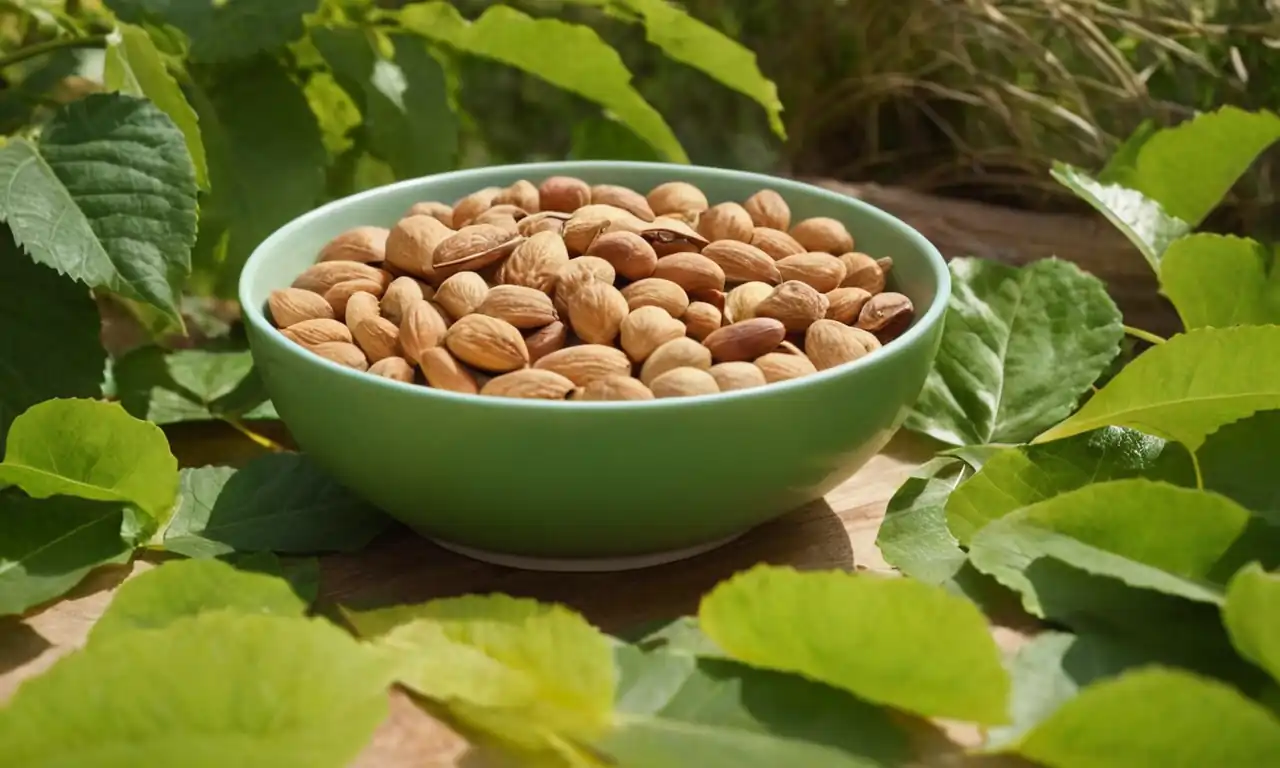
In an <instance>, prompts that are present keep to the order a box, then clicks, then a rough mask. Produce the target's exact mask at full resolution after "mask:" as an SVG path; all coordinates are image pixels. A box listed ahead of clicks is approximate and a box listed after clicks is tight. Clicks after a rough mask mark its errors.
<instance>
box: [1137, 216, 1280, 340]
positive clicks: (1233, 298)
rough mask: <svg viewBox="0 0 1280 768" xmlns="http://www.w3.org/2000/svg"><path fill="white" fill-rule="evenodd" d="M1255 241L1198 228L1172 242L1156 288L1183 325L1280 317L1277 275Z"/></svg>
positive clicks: (1260, 322)
mask: <svg viewBox="0 0 1280 768" xmlns="http://www.w3.org/2000/svg"><path fill="white" fill-rule="evenodd" d="M1269 261H1270V259H1269V258H1268V254H1267V252H1266V250H1265V249H1264V248H1263V247H1262V244H1261V243H1257V242H1255V241H1253V240H1249V239H1247V238H1242V237H1230V236H1225V235H1215V234H1211V233H1208V232H1201V233H1198V234H1194V235H1188V236H1186V237H1184V238H1181V239H1179V240H1175V241H1174V242H1173V243H1172V244H1171V245H1170V246H1169V248H1168V249H1167V250H1166V251H1165V252H1164V260H1163V261H1161V262H1160V292H1161V293H1163V294H1164V295H1165V296H1168V297H1169V300H1170V301H1172V302H1173V306H1174V308H1175V309H1177V310H1178V315H1179V316H1180V317H1181V318H1182V324H1183V325H1184V326H1186V328H1187V329H1188V330H1189V329H1192V328H1204V327H1216V328H1227V327H1230V326H1233V325H1264V324H1267V323H1275V322H1276V321H1280V279H1277V277H1278V276H1280V275H1278V274H1277V273H1276V272H1275V271H1274V270H1273V271H1271V273H1270V274H1268V266H1267V265H1268V262H1269Z"/></svg>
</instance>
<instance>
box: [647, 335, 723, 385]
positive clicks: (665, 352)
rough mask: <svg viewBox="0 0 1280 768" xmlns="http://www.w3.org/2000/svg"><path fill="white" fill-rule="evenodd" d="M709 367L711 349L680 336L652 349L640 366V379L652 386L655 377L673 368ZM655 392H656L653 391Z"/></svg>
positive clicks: (704, 368)
mask: <svg viewBox="0 0 1280 768" xmlns="http://www.w3.org/2000/svg"><path fill="white" fill-rule="evenodd" d="M686 367H687V368H700V369H702V370H704V371H705V370H706V369H708V368H710V367H711V351H710V350H709V349H707V348H706V347H704V346H702V345H701V344H699V343H698V342H696V341H694V340H693V339H690V338H687V337H681V338H678V339H672V340H671V341H668V342H667V343H665V344H663V345H661V346H659V347H658V348H657V349H655V350H653V353H652V354H650V355H649V358H648V359H647V360H645V361H644V365H643V366H641V367H640V381H642V382H644V383H645V384H646V385H647V386H649V387H650V388H652V383H653V380H654V379H655V378H657V377H658V376H661V375H662V374H664V373H666V372H667V371H670V370H671V369H673V368H686ZM655 394H656V392H655Z"/></svg>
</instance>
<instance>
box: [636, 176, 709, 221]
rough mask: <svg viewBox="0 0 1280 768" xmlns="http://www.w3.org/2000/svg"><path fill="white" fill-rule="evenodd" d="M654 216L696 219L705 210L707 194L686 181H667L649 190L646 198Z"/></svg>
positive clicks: (685, 219) (687, 219)
mask: <svg viewBox="0 0 1280 768" xmlns="http://www.w3.org/2000/svg"><path fill="white" fill-rule="evenodd" d="M645 199H647V200H648V201H649V208H650V209H651V210H652V211H653V212H654V214H655V215H656V216H675V217H677V218H680V219H683V220H684V221H696V220H697V218H698V215H699V214H701V213H702V212H703V211H705V210H707V205H708V203H707V196H706V195H704V194H702V190H700V189H698V188H697V187H695V186H694V185H692V184H690V183H689V182H687V181H668V182H666V183H663V184H659V185H658V186H656V187H654V188H653V189H651V190H649V194H648V195H647V196H646V198H645Z"/></svg>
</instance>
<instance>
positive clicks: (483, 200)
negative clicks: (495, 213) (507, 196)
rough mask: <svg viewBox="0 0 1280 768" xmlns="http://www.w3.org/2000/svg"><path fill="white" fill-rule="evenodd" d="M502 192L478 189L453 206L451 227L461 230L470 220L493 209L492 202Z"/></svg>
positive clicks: (496, 188) (497, 189)
mask: <svg viewBox="0 0 1280 768" xmlns="http://www.w3.org/2000/svg"><path fill="white" fill-rule="evenodd" d="M500 192H502V190H501V189H499V188H498V187H485V188H484V189H478V190H476V191H475V192H472V193H471V194H469V195H466V196H465V197H463V198H462V199H461V200H458V201H457V202H456V203H454V204H453V226H455V227H457V228H459V229H461V228H462V227H465V226H467V225H468V224H470V223H471V220H472V219H474V218H475V217H477V216H479V215H480V214H482V213H484V212H485V211H487V210H489V209H490V208H491V207H493V201H494V200H495V199H496V198H497V197H498V194H499V193H500Z"/></svg>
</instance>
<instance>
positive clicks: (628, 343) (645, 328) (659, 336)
mask: <svg viewBox="0 0 1280 768" xmlns="http://www.w3.org/2000/svg"><path fill="white" fill-rule="evenodd" d="M704 306H705V305H704ZM684 335H685V326H684V323H682V322H680V321H679V320H676V319H675V318H673V317H672V316H671V315H669V314H667V311H666V310H665V309H662V308H661V307H640V308H639V309H636V310H632V311H631V314H629V315H627V317H626V318H625V319H624V320H623V321H622V348H623V349H624V350H625V351H626V353H627V355H628V356H629V357H630V358H631V359H632V360H634V361H635V362H637V363H643V362H644V361H645V359H646V358H647V357H649V355H650V354H652V353H653V350H655V349H657V348H658V347H659V346H661V345H662V344H665V343H666V342H668V341H671V340H672V339H678V338H680V337H682V336H684Z"/></svg>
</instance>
